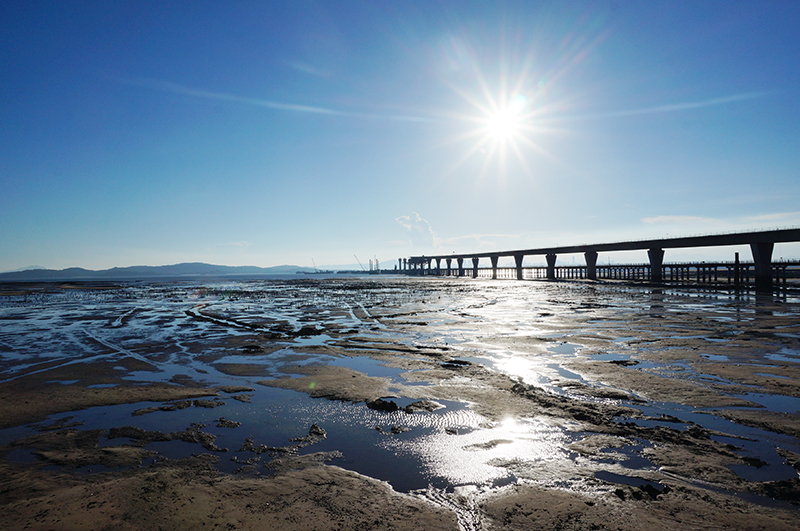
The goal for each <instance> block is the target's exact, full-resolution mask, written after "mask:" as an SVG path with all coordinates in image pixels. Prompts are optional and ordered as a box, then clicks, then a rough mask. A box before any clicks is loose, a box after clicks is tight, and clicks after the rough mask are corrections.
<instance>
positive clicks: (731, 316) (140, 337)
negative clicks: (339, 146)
mask: <svg viewBox="0 0 800 531" xmlns="http://www.w3.org/2000/svg"><path fill="white" fill-rule="evenodd" d="M799 307H800V305H798V301H797V300H794V299H791V298H783V299H772V298H769V299H764V298H761V297H755V296H744V297H740V296H735V295H731V294H727V293H713V292H710V293H690V292H686V293H682V292H677V291H658V290H653V289H650V288H644V287H642V288H639V287H631V286H617V285H602V284H589V283H580V282H576V283H547V282H513V281H488V280H478V281H465V280H435V279H405V278H400V279H397V278H394V279H369V280H365V279H323V280H318V281H316V280H315V281H252V282H244V281H239V282H218V283H212V284H203V283H197V282H175V283H160V284H155V283H153V284H145V283H143V284H130V285H121V286H120V287H119V288H118V289H109V290H83V289H58V288H55V287H53V288H51V289H49V290H44V291H40V292H34V293H30V294H27V295H19V296H5V297H0V369H2V372H0V381H5V382H7V381H11V380H14V379H16V378H18V377H21V376H22V375H31V374H35V373H41V374H47V371H49V370H52V369H53V368H55V367H67V366H69V365H71V364H84V363H99V362H111V363H112V364H114V363H120V364H121V363H123V361H130V360H136V361H139V362H141V363H142V364H147V365H149V366H150V369H147V370H145V367H147V365H142V367H141V368H140V369H138V370H135V371H129V370H127V369H125V368H124V367H122V365H120V366H119V368H118V371H117V372H118V375H119V377H121V378H124V379H126V380H131V381H137V382H166V381H169V380H170V379H172V378H173V377H175V376H176V375H186V376H189V377H191V378H192V379H194V380H196V381H199V382H204V383H207V384H211V385H244V386H250V387H253V388H254V389H255V391H254V392H253V393H248V394H251V395H252V401H251V402H249V403H242V402H238V401H235V400H230V399H227V398H226V399H225V402H226V405H225V406H224V407H219V408H215V409H211V410H209V409H204V408H188V409H184V410H180V411H173V412H161V411H159V412H155V413H150V414H147V415H142V416H132V415H131V414H132V412H133V411H134V410H136V409H139V408H142V407H146V406H148V405H153V404H141V403H140V404H133V405H123V406H106V407H99V408H92V409H91V410H86V411H80V412H75V413H68V414H67V413H64V414H59V415H54V416H53V417H51V418H50V419H48V422H52V421H55V420H57V419H60V418H64V417H67V416H70V415H71V416H74V417H75V419H74V420H75V421H79V422H82V423H83V424H82V426H81V427H80V429H91V428H109V427H112V426H137V427H141V428H143V429H147V430H161V431H174V430H176V429H185V428H186V427H187V426H188V425H189V424H191V423H193V422H196V423H206V424H210V426H208V427H207V428H205V431H207V432H209V433H213V434H214V435H217V437H218V438H217V444H218V445H219V446H221V447H225V448H228V450H229V451H228V452H225V453H222V454H221V457H222V459H221V460H220V462H219V467H220V468H221V469H222V470H224V471H228V472H233V471H235V470H236V469H237V468H238V467H239V466H240V464H241V463H240V462H234V461H231V460H230V457H232V456H233V455H236V456H237V459H238V461H241V460H245V459H248V458H251V457H255V456H254V455H253V454H252V453H250V452H246V451H245V452H237V451H236V450H237V449H239V448H240V447H241V446H242V444H243V443H244V442H245V439H246V438H247V437H252V439H253V440H254V441H255V442H256V443H258V444H265V445H267V446H274V447H280V446H286V445H287V444H289V439H290V438H293V437H300V436H303V435H305V434H306V433H308V430H309V427H310V425H311V424H312V423H316V424H318V425H319V426H320V427H322V428H324V429H325V430H326V431H327V439H325V440H324V441H322V442H319V443H317V444H314V445H311V446H309V447H307V448H304V449H303V450H302V451H301V453H311V452H327V451H338V452H341V457H339V458H338V459H335V460H334V461H332V464H337V465H339V466H342V467H344V468H348V469H351V470H355V471H357V472H361V473H364V474H366V475H369V476H371V477H375V478H378V479H383V480H386V481H389V482H390V483H391V484H392V485H393V486H394V487H395V488H396V489H398V490H406V491H407V490H412V489H418V488H425V487H427V486H428V485H434V486H437V487H441V488H451V487H453V486H456V485H464V484H483V485H487V484H488V485H501V484H504V483H507V482H509V481H514V476H513V474H511V473H510V472H509V471H508V469H507V468H504V467H501V466H497V465H496V463H498V462H508V461H509V460H513V459H524V460H526V461H531V462H538V463H547V462H549V461H555V460H563V459H571V458H573V457H574V455H573V454H571V452H569V451H568V450H567V449H566V445H567V444H568V443H570V442H573V441H574V440H576V439H577V438H579V437H580V434H579V433H574V432H571V431H569V430H568V429H567V428H566V427H564V426H558V425H554V424H553V423H552V422H545V421H543V420H542V419H537V418H523V419H505V420H502V421H497V420H493V421H490V420H489V419H486V418H483V417H481V416H480V415H479V414H477V413H475V412H474V411H473V410H472V409H471V408H470V407H469V404H467V403H459V402H452V401H451V402H445V401H442V404H443V405H444V406H445V407H444V408H442V409H439V410H437V411H434V412H430V413H416V414H406V413H404V412H393V413H387V412H380V411H375V410H372V409H369V408H367V407H366V405H365V404H364V403H356V404H353V403H346V402H337V401H327V400H323V399H312V398H310V397H308V396H307V395H306V394H304V393H299V392H295V391H288V390H283V389H273V388H268V387H264V386H262V385H258V384H257V383H256V382H258V381H261V380H265V379H269V378H273V377H282V376H286V373H290V376H291V368H292V367H293V366H296V365H303V364H310V363H323V364H333V365H340V366H344V367H348V368H350V369H353V370H357V371H359V372H363V373H366V374H369V375H371V376H381V377H386V378H390V379H392V380H393V381H395V382H398V383H402V384H404V385H408V382H406V381H405V380H404V378H403V376H402V373H403V370H401V369H398V368H395V367H391V366H387V365H386V364H384V363H383V362H380V361H376V360H374V359H371V358H369V357H367V356H364V355H363V352H362V354H361V355H356V356H353V357H342V356H336V355H329V354H326V353H325V352H324V351H320V350H319V349H318V347H320V346H324V345H326V344H333V343H335V344H337V345H339V346H340V347H342V348H352V349H356V348H358V349H359V350H360V351H364V350H369V349H376V350H379V348H378V347H377V346H375V344H376V343H377V342H379V341H383V342H389V343H391V344H394V345H400V346H403V347H414V348H419V347H434V348H446V349H448V350H447V352H449V353H450V354H451V358H452V359H455V360H464V361H469V362H472V363H481V364H483V365H486V366H487V367H489V368H490V369H491V370H494V371H499V372H502V373H506V374H508V375H511V376H513V377H514V378H517V379H519V380H521V381H523V382H525V383H528V384H533V385H537V386H540V387H543V388H545V389H548V390H550V391H551V392H554V393H557V394H561V395H565V396H569V395H570V393H569V391H568V389H569V388H568V387H562V386H561V385H560V384H561V383H563V382H564V381H574V382H580V383H583V384H587V385H593V386H601V387H602V386H603V385H604V384H603V383H602V382H593V381H591V380H587V379H586V378H585V377H584V376H583V375H581V374H579V373H578V372H575V370H574V369H570V368H567V367H566V365H568V364H569V363H570V362H572V361H574V360H576V359H585V358H588V357H591V358H592V359H594V360H599V361H607V362H611V361H625V360H629V359H630V358H631V356H633V355H641V354H642V353H643V352H645V351H646V350H647V349H648V348H649V347H648V344H647V341H652V340H654V339H676V340H677V339H681V340H685V339H698V340H702V341H706V342H707V343H708V344H710V345H719V344H724V343H725V342H726V341H730V340H733V339H735V338H736V337H738V335H739V334H740V333H742V324H743V323H753V322H760V321H764V322H765V323H766V324H765V326H767V327H768V326H769V322H770V319H771V318H773V317H775V316H776V315H778V313H780V314H781V315H780V316H781V317H784V316H786V315H788V316H797V317H798V319H796V320H795V322H800V311H798V308H799ZM695 316H696V317H695ZM642 317H647V318H648V319H658V320H659V322H661V325H660V328H659V330H653V329H652V328H651V327H650V326H649V325H647V324H646V322H649V321H644V320H642ZM304 327H305V333H302V331H303V329H304ZM798 332H800V330H799V329H798V327H791V326H789V327H788V329H785V330H784V329H782V330H781V332H780V334H782V335H781V336H777V335H776V337H782V338H783V340H784V341H785V342H787V344H788V346H786V347H783V348H782V349H780V350H778V351H776V352H769V353H764V352H752V353H751V355H749V357H748V358H747V359H744V358H742V357H741V354H737V355H736V356H737V357H736V358H735V359H733V358H731V356H733V354H730V355H723V354H712V353H703V352H700V353H699V354H700V356H702V357H703V359H705V360H707V361H709V362H717V363H718V362H725V363H727V362H731V363H749V364H752V365H753V366H754V367H755V366H758V367H769V368H768V369H764V368H761V369H758V373H756V374H757V375H758V374H760V375H762V376H764V377H769V376H770V375H772V376H775V377H776V378H777V379H780V380H785V379H788V377H787V376H785V375H782V374H780V369H779V367H780V364H796V363H797V362H798V360H800V350H798V348H797V339H794V338H793V337H792V335H797V333H798ZM254 334H270V335H271V336H270V337H272V338H273V339H272V340H270V342H268V343H269V344H270V345H273V346H275V349H274V350H272V349H270V350H269V351H265V352H264V353H263V354H260V353H258V352H243V351H242V350H241V349H237V348H236V347H234V346H232V343H231V341H230V340H231V338H236V337H243V338H245V337H246V338H249V337H251V336H254ZM298 334H299V335H298ZM355 339H358V340H359V342H356V341H355ZM490 339H491V340H490ZM532 340H535V341H533V342H532ZM643 341H644V342H643ZM348 342H350V343H348ZM365 342H366V343H367V344H366V346H365ZM264 346H265V347H267V346H269V345H266V344H265V345H264ZM309 347H317V350H315V351H314V353H313V354H310V355H306V356H302V357H298V356H297V354H298V353H302V352H303V350H304V349H306V350H308V348H309ZM737 352H740V351H737ZM397 355H398V356H407V355H408V354H404V353H402V352H398V353H397ZM412 357H413V356H412ZM221 364H248V365H251V366H255V367H256V369H257V370H256V369H254V370H255V371H256V372H257V375H252V376H248V375H234V374H231V372H230V371H226V370H223V369H224V367H223V365H221ZM773 364H777V365H773ZM635 370H641V371H647V372H649V373H652V374H657V375H659V376H663V377H667V378H677V379H687V380H690V381H693V382H700V383H701V384H702V385H711V384H720V385H731V386H732V390H731V393H730V394H731V396H741V397H743V398H746V399H747V400H750V401H752V402H755V403H758V404H761V405H763V406H764V407H765V409H766V410H769V411H780V412H788V413H794V414H797V410H798V407H799V406H800V402H798V401H799V400H800V398H797V397H793V396H788V395H781V394H774V393H773V394H770V393H765V392H764V390H763V389H761V388H758V387H754V388H752V391H751V392H748V393H745V394H742V388H743V387H742V386H741V385H737V386H734V385H733V383H732V382H729V381H727V380H726V379H725V378H723V377H720V376H718V375H714V374H707V373H704V372H698V370H697V366H696V365H695V364H692V363H686V362H682V361H681V360H673V361H671V362H670V363H668V364H665V363H661V362H657V361H646V360H645V361H639V362H638V365H637V366H636V368H635ZM704 382H707V383H704ZM60 383H61V384H62V385H80V382H79V381H77V380H64V381H61V382H60ZM111 385H113V384H99V385H95V387H109V386H111ZM421 385H425V384H424V383H423V384H421ZM733 387H735V389H733ZM224 398H225V397H224ZM582 399H586V400H589V399H587V398H585V397H584V398H582ZM410 401H411V400H410V399H404V398H403V397H398V398H397V399H396V402H398V404H399V405H400V406H401V407H402V406H404V405H406V403H408V402H410ZM156 405H158V404H156ZM627 405H632V406H634V407H637V408H639V409H640V410H642V411H643V412H645V413H646V414H648V415H653V416H658V415H661V414H669V415H674V416H677V417H679V418H681V419H684V420H691V421H693V422H696V423H697V424H700V425H702V426H704V427H709V428H712V429H719V430H722V431H724V432H725V433H729V434H732V435H736V436H744V437H748V438H750V439H753V440H752V441H750V442H747V443H746V444H744V443H742V442H741V441H740V440H738V439H737V441H738V442H737V444H738V445H739V446H742V445H744V447H745V449H744V450H743V451H746V452H749V453H751V454H753V455H758V456H759V458H761V459H762V460H764V461H765V462H769V463H770V468H769V470H765V471H763V472H758V473H755V472H753V471H752V470H749V469H746V470H745V469H742V470H737V473H740V474H741V475H742V476H743V477H745V476H746V475H747V474H750V475H756V476H758V479H759V480H762V479H764V477H762V476H765V477H766V479H785V478H786V477H793V475H794V476H796V472H794V471H793V469H791V467H788V466H787V465H785V464H784V463H783V462H782V460H781V459H779V458H776V455H777V454H775V448H776V447H777V446H781V447H784V448H789V449H793V451H795V452H800V447H799V446H798V441H797V440H796V439H795V438H793V437H789V436H785V435H779V434H775V433H772V432H765V431H763V430H759V429H756V428H749V427H744V426H740V425H737V424H734V423H732V422H730V421H728V420H723V419H721V418H719V417H717V416H714V415H712V414H708V413H709V412H708V411H700V410H698V409H697V408H691V407H687V406H684V405H680V404H672V403H665V402H648V403H647V404H646V405H641V404H639V403H635V404H627ZM220 416H224V417H225V418H226V419H230V420H235V421H239V422H242V425H241V426H240V427H238V428H235V429H228V428H217V427H215V426H214V424H213V421H214V420H215V419H217V418H219V417H220ZM392 426H400V427H403V428H409V431H403V432H400V433H390V428H391V427H392ZM377 427H380V428H381V430H378V429H376V428H377ZM33 433H35V431H34V430H33V428H32V427H31V426H22V427H16V428H11V429H7V430H2V431H0V443H3V444H5V443H8V442H10V441H12V440H14V439H17V438H19V437H22V436H25V435H30V434H33ZM121 442H123V443H124V442H125V441H119V440H111V441H107V442H104V444H120V443H121ZM148 448H151V449H155V450H158V451H159V452H162V453H164V454H165V455H168V456H170V457H181V456H185V455H190V454H192V453H198V452H199V451H201V449H200V448H199V447H198V446H197V445H192V444H188V443H180V442H175V441H173V442H170V443H151V444H150V445H148ZM639 449H640V448H639ZM636 451H637V450H636V449H633V450H630V452H631V456H632V457H631V459H630V466H631V467H632V468H637V467H638V468H642V467H648V466H652V465H651V464H649V462H647V461H646V460H644V459H641V458H638V460H637V459H635V458H634V457H635V456H633V454H634V453H635V452H636ZM15 456H16V457H17V458H18V459H25V458H26V457H25V455H24V452H18V453H17V454H15ZM12 457H14V456H12ZM267 461H268V457H266V456H264V458H263V460H262V461H260V462H259V466H260V465H262V464H265V463H266V462H267ZM493 463H494V464H493ZM634 465H635V466H634Z"/></svg>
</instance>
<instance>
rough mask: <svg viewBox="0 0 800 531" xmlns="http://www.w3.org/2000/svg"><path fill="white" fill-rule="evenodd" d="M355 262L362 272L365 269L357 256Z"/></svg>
mask: <svg viewBox="0 0 800 531" xmlns="http://www.w3.org/2000/svg"><path fill="white" fill-rule="evenodd" d="M353 256H356V255H353ZM356 262H358V265H360V266H361V271H364V272H366V271H367V270H366V269H364V264H362V263H361V260H359V259H358V257H357V256H356Z"/></svg>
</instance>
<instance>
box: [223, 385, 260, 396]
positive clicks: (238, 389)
mask: <svg viewBox="0 0 800 531" xmlns="http://www.w3.org/2000/svg"><path fill="white" fill-rule="evenodd" d="M216 389H218V390H220V391H222V392H223V393H228V394H231V395H232V394H236V393H252V392H253V391H255V389H253V388H252V387H245V386H242V385H223V386H220V387H217V388H216Z"/></svg>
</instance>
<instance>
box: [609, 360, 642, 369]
mask: <svg viewBox="0 0 800 531" xmlns="http://www.w3.org/2000/svg"><path fill="white" fill-rule="evenodd" d="M609 363H613V364H614V365H619V366H620V367H633V366H634V365H639V362H638V361H636V360H610V361H609Z"/></svg>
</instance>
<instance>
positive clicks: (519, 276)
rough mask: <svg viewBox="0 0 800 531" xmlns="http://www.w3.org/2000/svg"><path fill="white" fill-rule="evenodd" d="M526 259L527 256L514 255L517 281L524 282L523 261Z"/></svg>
mask: <svg viewBox="0 0 800 531" xmlns="http://www.w3.org/2000/svg"><path fill="white" fill-rule="evenodd" d="M524 258H525V255H523V254H521V253H517V254H515V255H514V263H515V264H516V266H517V280H522V260H523V259H524Z"/></svg>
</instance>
